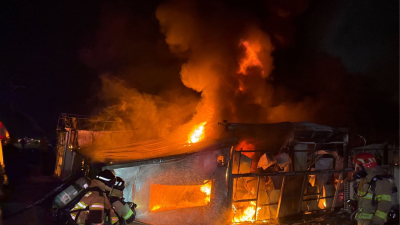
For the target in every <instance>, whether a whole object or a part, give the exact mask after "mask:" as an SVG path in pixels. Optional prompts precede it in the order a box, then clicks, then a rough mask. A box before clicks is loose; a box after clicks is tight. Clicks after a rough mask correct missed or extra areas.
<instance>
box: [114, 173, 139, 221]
mask: <svg viewBox="0 0 400 225" xmlns="http://www.w3.org/2000/svg"><path fill="white" fill-rule="evenodd" d="M124 189H125V181H124V180H123V179H122V178H120V177H117V181H116V183H115V186H114V188H113V190H112V191H111V193H110V202H111V205H112V209H113V211H114V212H115V217H112V218H111V219H112V221H113V225H122V224H130V223H132V222H133V221H134V220H135V216H136V211H135V208H136V204H134V203H132V205H130V204H129V203H127V202H125V201H124V198H123V190H124ZM114 221H115V223H114Z"/></svg>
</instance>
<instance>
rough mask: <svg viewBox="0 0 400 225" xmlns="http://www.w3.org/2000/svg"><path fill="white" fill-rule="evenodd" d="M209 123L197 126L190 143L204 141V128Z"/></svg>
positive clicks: (190, 136) (190, 137)
mask: <svg viewBox="0 0 400 225" xmlns="http://www.w3.org/2000/svg"><path fill="white" fill-rule="evenodd" d="M206 123H207V122H204V123H201V124H199V125H197V126H196V127H195V128H194V129H193V131H192V132H190V134H189V136H188V141H187V142H188V143H196V142H199V141H201V140H203V139H204V136H205V134H204V126H205V125H206Z"/></svg>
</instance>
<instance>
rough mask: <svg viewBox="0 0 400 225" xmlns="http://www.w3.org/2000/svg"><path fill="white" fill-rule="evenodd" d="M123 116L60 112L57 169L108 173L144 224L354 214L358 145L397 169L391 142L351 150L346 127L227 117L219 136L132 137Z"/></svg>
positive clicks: (196, 131)
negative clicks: (97, 168)
mask: <svg viewBox="0 0 400 225" xmlns="http://www.w3.org/2000/svg"><path fill="white" fill-rule="evenodd" d="M119 122H120V121H118V120H116V119H115V118H112V117H108V118H104V117H97V118H93V117H92V118H89V117H82V116H76V115H67V114H62V115H61V116H60V119H59V124H58V138H59V143H58V146H57V154H58V155H57V165H56V170H55V174H56V175H57V176H59V177H60V178H62V179H63V180H68V179H70V178H71V174H73V173H78V172H79V171H81V172H82V171H83V172H84V173H85V174H89V173H91V171H90V170H93V167H92V165H93V163H101V165H102V169H111V170H114V171H115V173H116V175H117V176H120V177H121V178H123V179H124V180H125V181H126V185H127V186H126V189H125V192H124V198H125V199H126V200H127V201H132V202H135V203H136V204H137V208H136V213H137V214H136V222H137V223H142V224H246V223H261V224H278V223H282V222H281V221H284V219H285V218H290V217H291V216H293V215H299V214H300V215H312V214H318V213H321V212H333V211H338V210H340V211H341V212H343V211H344V212H347V213H348V214H351V207H350V206H349V205H348V204H346V201H347V200H348V199H350V198H351V197H352V196H353V195H354V193H353V188H352V186H353V181H352V172H353V171H354V169H353V168H352V164H351V158H352V156H353V155H354V154H356V153H359V152H363V151H366V152H371V153H373V154H375V155H376V156H378V157H381V162H380V163H381V164H382V166H383V167H384V168H385V169H386V170H387V171H388V172H389V173H391V174H393V175H394V176H395V177H398V176H399V169H398V166H395V165H398V158H397V155H398V150H397V149H395V147H394V146H389V145H385V146H383V145H370V146H361V147H359V148H353V149H350V148H349V135H351V133H349V131H348V129H345V128H334V127H329V126H324V125H319V124H314V123H309V122H298V123H291V122H285V123H274V124H245V123H229V122H226V121H224V123H221V124H219V125H217V126H219V127H221V128H222V130H223V131H224V132H225V136H223V138H219V139H213V138H212V137H208V136H207V134H206V133H205V132H204V127H203V126H204V124H199V126H195V127H194V128H193V131H192V132H190V133H189V134H188V140H187V142H185V143H174V142H170V141H167V140H160V139H151V140H142V141H136V142H133V143H132V142H131V141H130V140H132V139H130V138H129V137H134V136H135V131H132V130H115V129H114V127H117V126H116V123H119ZM106 142H108V143H112V144H111V145H104V143H106ZM344 162H349V163H344ZM396 182H397V186H398V180H396ZM82 189H83V187H82ZM397 199H399V198H398V197H397ZM397 204H398V202H397ZM303 222H304V223H305V221H304V220H303ZM342 222H343V221H342ZM342 222H339V223H340V224H341V223H342ZM339 223H338V224H339ZM282 224H284V223H282ZM286 224H293V222H291V223H286Z"/></svg>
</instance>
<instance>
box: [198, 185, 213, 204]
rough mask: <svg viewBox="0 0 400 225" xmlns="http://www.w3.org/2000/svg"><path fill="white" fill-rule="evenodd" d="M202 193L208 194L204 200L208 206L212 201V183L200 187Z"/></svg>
mask: <svg viewBox="0 0 400 225" xmlns="http://www.w3.org/2000/svg"><path fill="white" fill-rule="evenodd" d="M200 191H201V192H203V193H204V194H206V197H205V198H204V201H205V203H206V204H208V203H209V202H210V200H211V197H210V195H211V183H210V182H208V183H206V184H204V185H202V186H201V187H200Z"/></svg>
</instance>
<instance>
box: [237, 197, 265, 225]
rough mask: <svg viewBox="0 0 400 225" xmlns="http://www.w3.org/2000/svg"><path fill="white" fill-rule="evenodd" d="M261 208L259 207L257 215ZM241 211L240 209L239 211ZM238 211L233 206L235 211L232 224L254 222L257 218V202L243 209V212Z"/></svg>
mask: <svg viewBox="0 0 400 225" xmlns="http://www.w3.org/2000/svg"><path fill="white" fill-rule="evenodd" d="M260 209H261V207H257V214H258V211H260ZM239 210H240V209H239ZM239 210H237V209H236V207H235V206H234V205H232V211H233V220H232V222H235V223H237V222H245V221H247V222H248V221H250V222H254V221H255V220H256V219H255V216H256V202H255V201H252V202H250V205H249V206H247V207H243V208H242V209H241V212H239Z"/></svg>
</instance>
